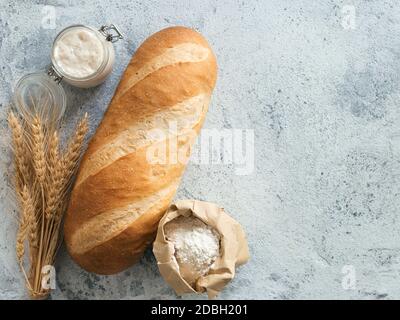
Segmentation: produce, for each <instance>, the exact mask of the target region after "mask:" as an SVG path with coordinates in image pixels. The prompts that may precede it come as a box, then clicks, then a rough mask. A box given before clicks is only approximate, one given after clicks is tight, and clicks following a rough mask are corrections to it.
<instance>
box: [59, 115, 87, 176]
mask: <svg viewBox="0 0 400 320" xmlns="http://www.w3.org/2000/svg"><path fill="white" fill-rule="evenodd" d="M87 131H88V114H87V113H85V115H84V117H83V118H82V119H81V121H79V123H78V125H77V126H76V129H75V135H74V137H73V139H72V140H71V141H70V142H69V144H68V147H67V151H66V153H65V155H64V157H63V166H64V182H67V183H68V182H69V180H70V179H71V177H72V176H73V174H74V172H75V169H76V167H77V165H78V161H79V157H80V155H81V151H82V147H83V143H84V140H85V135H86V133H87Z"/></svg>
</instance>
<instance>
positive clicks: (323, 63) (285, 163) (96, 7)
mask: <svg viewBox="0 0 400 320" xmlns="http://www.w3.org/2000/svg"><path fill="white" fill-rule="evenodd" d="M45 4H47V5H51V6H53V7H54V8H55V10H56V14H57V15H56V25H55V29H44V28H43V26H42V23H41V21H42V19H43V17H44V16H45V14H46V11H43V10H46V9H43V7H44V5H45ZM344 5H354V8H355V13H356V20H355V23H356V25H355V28H354V29H348V28H344V27H343V25H342V20H343V12H342V8H343V6H344ZM107 22H114V23H117V24H118V25H119V26H120V28H121V29H122V30H123V32H124V33H125V36H126V39H125V40H124V41H123V42H119V43H117V44H116V52H117V62H116V66H115V70H114V73H113V75H112V76H111V77H110V78H109V79H108V80H107V81H106V83H105V84H103V85H102V86H100V87H98V88H95V89H91V90H79V89H72V88H68V87H67V92H68V95H69V98H70V101H69V107H68V111H67V115H66V122H67V124H66V127H67V129H68V128H70V127H71V124H72V123H73V122H74V121H75V120H76V119H77V117H78V116H79V115H80V114H81V113H82V111H87V112H89V113H90V115H91V118H92V119H93V121H92V132H93V130H94V128H95V127H96V125H97V124H98V123H99V121H100V119H101V117H102V114H103V112H104V110H105V109H106V107H107V105H108V102H109V100H110V99H111V97H112V94H113V90H114V89H115V87H116V85H117V83H118V79H119V77H120V75H121V74H122V72H123V70H124V68H125V66H126V65H127V63H128V61H129V58H130V57H131V55H132V54H133V52H134V51H135V49H136V48H137V47H138V46H139V45H140V43H141V42H142V41H143V40H144V39H145V38H146V37H147V36H149V35H150V34H151V33H153V32H155V31H157V30H159V29H162V28H164V27H167V26H171V25H185V26H191V27H194V28H196V29H197V30H199V31H200V32H202V33H203V34H204V35H205V36H206V37H207V38H208V40H209V42H210V43H211V45H212V47H213V48H214V50H215V52H216V55H217V57H218V63H219V77H218V84H217V87H216V90H215V94H214V95H213V100H212V105H211V107H210V111H209V114H208V118H207V122H206V125H205V127H206V128H217V129H223V128H225V129H253V130H254V134H255V146H254V154H255V162H254V164H255V168H254V172H253V173H252V174H250V175H245V176H239V175H236V174H235V170H234V166H232V165H204V164H196V163H191V164H190V165H189V166H188V168H187V171H186V173H185V176H184V179H183V183H182V185H181V186H180V189H179V192H178V194H177V198H196V199H201V200H208V201H213V202H217V203H219V204H221V205H222V206H224V207H225V208H226V209H227V211H228V212H230V213H231V215H232V216H234V217H235V218H236V219H237V220H238V221H240V222H241V223H242V225H243V227H244V228H245V230H246V232H247V235H248V240H249V245H250V251H251V261H250V262H249V263H248V264H247V265H245V266H243V267H241V268H240V269H239V270H238V273H237V277H236V278H235V279H234V281H233V282H232V283H230V284H229V286H228V287H227V288H226V289H225V290H224V291H223V293H222V294H221V295H220V298H233V299H236V298H266V299H276V298H280V299H290V298H333V299H339V298H342V299H343V298H345V299H346V298H361V299H382V298H385V299H393V298H397V299H398V298H400V285H399V284H400V235H399V232H400V221H399V208H400V126H399V121H400V108H399V104H400V89H399V88H400V76H399V75H400V37H399V36H398V35H399V33H400V7H399V6H398V3H397V1H395V0H393V1H381V0H370V1H355V0H354V1H353V0H350V1H345V2H343V1H336V0H335V1H327V0H326V1H308V0H303V1H301V0H290V1H289V0H272V1H261V0H260V1H238V0H234V1H232V0H230V1H211V0H210V1H194V0H193V1H136V0H111V1H109V0H108V1H101V0H95V1H88V0H86V1H75V0H71V1H57V0H49V1H19V0H10V1H6V0H0V148H1V153H0V172H1V175H0V176H1V181H0V216H1V218H0V298H3V299H4V298H23V297H25V290H24V286H23V281H22V277H21V275H20V273H19V271H18V269H17V265H16V262H15V254H14V244H15V233H16V221H15V218H14V215H13V210H14V208H15V204H14V201H13V196H12V190H11V188H10V173H11V154H10V149H9V136H8V130H7V128H6V120H5V118H6V110H7V109H6V107H7V104H8V102H9V100H10V97H11V92H12V87H13V85H14V84H15V82H16V81H17V80H18V79H19V77H21V76H22V75H24V74H26V73H28V72H30V71H35V70H38V69H41V68H44V67H45V66H46V65H47V64H48V62H49V51H50V47H51V43H52V40H53V39H54V37H55V35H56V34H57V32H58V31H60V30H61V29H62V28H64V27H66V26H68V25H70V24H73V23H85V24H88V25H93V26H98V25H99V24H102V23H107ZM349 270H350V271H349ZM57 271H58V272H57V289H56V290H55V291H54V292H53V293H52V295H51V297H52V298H53V299H92V298H95V299H105V298H113V299H143V298H148V299H157V298H161V299H174V298H176V296H175V294H174V293H173V291H172V290H171V289H170V288H169V287H168V286H167V284H166V283H165V282H164V281H163V280H162V278H161V277H160V275H159V273H158V270H157V266H156V264H155V260H154V258H153V256H152V254H151V252H150V251H148V252H147V253H146V255H145V256H144V258H143V259H142V260H141V261H140V263H138V264H137V265H135V266H133V267H132V268H130V269H129V270H127V271H126V272H123V273H121V274H119V275H116V276H109V277H105V276H97V275H94V274H89V273H86V272H85V271H83V270H82V269H80V268H79V267H78V266H76V265H75V264H74V263H73V262H72V260H71V259H70V258H69V256H68V254H67V253H66V252H65V250H64V249H63V250H62V251H61V252H60V254H59V256H58V260H57ZM353 271H354V273H353ZM348 272H350V273H351V274H350V273H348ZM349 276H352V278H351V279H355V281H356V282H355V286H353V287H351V288H350V289H349V288H348V286H346V283H347V282H346V279H348V277H349ZM343 283H344V284H345V286H343ZM350 283H351V281H350ZM346 289H348V290H346ZM200 298H204V296H200Z"/></svg>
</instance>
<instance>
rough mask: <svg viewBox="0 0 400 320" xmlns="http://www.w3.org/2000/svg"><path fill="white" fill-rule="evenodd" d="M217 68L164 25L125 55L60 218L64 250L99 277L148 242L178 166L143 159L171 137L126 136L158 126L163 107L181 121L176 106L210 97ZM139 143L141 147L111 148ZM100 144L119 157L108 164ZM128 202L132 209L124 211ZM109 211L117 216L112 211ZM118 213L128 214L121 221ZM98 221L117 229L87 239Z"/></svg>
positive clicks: (196, 38) (182, 136)
mask: <svg viewBox="0 0 400 320" xmlns="http://www.w3.org/2000/svg"><path fill="white" fill-rule="evenodd" d="M216 71H217V70H216V60H215V56H214V55H213V53H212V51H211V48H210V47H209V46H208V44H207V42H206V40H205V39H204V38H203V37H202V36H201V35H200V34H198V33H197V32H195V31H193V30H191V29H187V28H184V27H173V28H168V29H164V30H162V31H160V32H158V33H156V34H154V35H152V36H151V37H149V38H148V39H147V40H146V41H145V42H144V43H143V44H142V45H141V46H140V48H139V49H138V50H137V52H136V53H135V55H134V56H133V57H132V60H131V62H130V63H129V65H128V67H127V69H126V71H125V73H124V75H123V77H122V80H121V82H120V84H119V85H118V88H117V90H116V92H115V95H114V97H113V99H112V101H111V103H110V106H109V108H108V110H107V112H106V114H105V116H104V119H103V121H102V123H101V124H100V126H99V128H98V130H97V132H96V134H95V136H94V137H93V139H92V141H91V142H90V144H89V146H88V150H87V152H86V153H85V155H84V157H83V159H82V162H81V166H80V169H79V172H78V177H77V183H76V184H75V186H74V189H73V192H72V195H71V201H70V205H69V208H68V212H67V214H66V219H65V226H64V234H65V241H66V244H67V248H68V251H69V252H70V254H71V256H72V257H73V258H74V260H75V261H76V262H77V263H78V264H79V265H81V266H82V267H83V268H84V269H86V270H88V271H92V272H96V273H100V274H112V273H117V272H119V271H122V270H123V269H125V268H127V267H129V266H130V265H132V264H133V263H135V262H136V261H137V260H138V259H139V258H140V257H141V255H142V253H143V251H144V250H145V248H146V246H147V245H148V244H149V243H151V241H152V239H153V238H154V233H155V231H156V229H157V225H158V222H159V220H160V218H161V217H162V215H163V213H164V211H165V210H166V208H167V207H168V205H169V204H170V202H171V200H172V198H173V196H174V194H175V191H176V188H177V185H178V182H179V180H180V178H181V176H182V174H183V171H184V168H185V165H184V164H182V163H171V164H154V163H150V162H148V161H147V158H146V154H147V149H148V148H149V147H150V146H154V145H156V144H157V143H165V142H166V141H173V139H176V137H174V136H173V137H168V136H167V137H166V139H164V140H160V141H152V140H151V139H148V138H143V139H142V140H140V135H139V137H137V136H136V135H135V137H132V139H130V140H129V139H128V138H129V135H132V134H136V133H132V130H135V128H137V127H138V124H139V127H143V126H140V124H143V123H152V125H153V123H157V121H156V120H154V119H153V120H154V121H153V122H151V120H152V117H153V118H154V117H155V116H157V115H160V114H161V115H163V113H162V112H165V110H172V111H173V112H171V113H169V115H170V114H172V115H175V114H176V115H177V117H179V116H180V115H181V117H184V116H183V114H184V110H183V109H182V111H180V109H179V108H185V107H186V108H187V105H185V102H186V101H189V100H190V99H191V98H193V97H196V96H199V97H201V96H202V95H204V96H206V97H209V96H210V95H211V92H212V90H213V88H214V86H215V81H216ZM196 101H197V100H196ZM207 104H208V98H207V99H206V100H204V106H202V105H199V108H198V110H200V111H201V113H200V114H199V118H198V120H196V121H194V122H193V123H192V125H191V127H190V128H189V129H192V131H194V132H195V133H198V132H199V130H200V128H201V126H202V124H203V122H204V118H205V114H206V111H207ZM187 110H191V109H186V111H187ZM196 110H197V109H196ZM185 116H187V115H185ZM152 125H150V127H148V128H146V129H147V131H150V130H152V129H157V128H154V127H151V126H152ZM129 128H130V129H131V131H129ZM178 129H179V128H178ZM185 130H187V129H185V128H182V129H181V130H180V131H178V133H177V134H178V136H179V144H180V146H185V147H187V148H190V146H191V145H192V144H193V141H194V140H193V138H194V137H193V134H189V133H187V131H185ZM127 132H128V133H127ZM144 135H146V133H144ZM121 137H122V138H121ZM127 137H128V138H127ZM138 141H140V142H141V143H142V144H141V145H137V146H136V145H135V146H131V145H121V146H120V145H118V144H122V143H127V144H129V143H135V142H138ZM167 145H169V144H167ZM105 147H108V149H107V150H111V151H113V150H114V149H115V150H118V152H119V153H118V155H119V154H121V156H119V157H118V158H117V159H111V157H109V154H107V153H104V152H105V151H104V148H105ZM167 150H168V148H167ZM102 152H103V153H102ZM104 154H105V155H106V156H105V155H104ZM99 157H102V158H101V159H100V158H99ZM100 164H101V165H100ZM161 191H162V192H161ZM154 195H159V198H157V197H156V196H154ZM136 203H138V204H142V203H145V204H146V205H145V206H141V208H143V209H142V211H143V212H142V211H141V209H140V208H136V207H135V204H136ZM132 205H133V207H135V210H136V211H135V212H132V213H130V211H129V210H131V209H129V208H132ZM127 208H128V209H127ZM115 210H119V211H118V212H117V213H114V211H115ZM124 210H127V212H126V215H127V216H126V217H125V216H124V214H125V211H124ZM132 210H133V209H132ZM121 212H122V213H121ZM121 215H122V218H121ZM129 215H131V216H129ZM103 216H104V217H114V216H118V217H119V218H120V221H117V222H111V223H114V224H119V225H112V226H110V228H105V227H104V228H105V229H104V230H103V229H102V230H101V231H102V232H100V233H101V236H99V232H98V231H99V230H96V232H97V234H91V233H90V226H99V227H97V228H94V229H99V228H103V226H102V225H94V224H93V223H98V220H99V219H102V217H103ZM125 218H127V219H125ZM131 220H132V221H133V222H131ZM105 221H107V220H105ZM127 223H128V224H127ZM126 224H127V225H126ZM93 232H94V230H93ZM113 232H116V233H115V234H114V233H113ZM82 239H86V240H87V241H86V243H85V244H83V243H80V241H84V240H82ZM88 240H91V241H88Z"/></svg>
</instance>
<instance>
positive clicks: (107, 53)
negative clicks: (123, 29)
mask: <svg viewBox="0 0 400 320" xmlns="http://www.w3.org/2000/svg"><path fill="white" fill-rule="evenodd" d="M114 56H115V54H114V48H113V45H112V44H111V42H110V41H107V39H106V38H105V37H104V36H103V35H102V34H101V33H100V32H99V31H98V30H96V29H94V28H91V27H87V26H83V25H76V26H71V27H68V28H66V29H64V30H63V31H61V32H60V34H59V35H58V36H57V38H56V39H55V41H54V44H53V50H52V57H51V59H52V63H53V67H54V69H55V71H56V72H57V73H58V74H59V75H60V76H62V77H63V80H65V81H66V82H68V83H70V84H72V85H74V86H77V87H83V88H88V87H94V86H96V85H98V84H100V83H101V82H103V81H104V80H105V78H106V77H107V76H108V75H109V74H110V73H111V70H112V66H113V64H114Z"/></svg>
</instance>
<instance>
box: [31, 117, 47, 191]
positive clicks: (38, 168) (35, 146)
mask: <svg viewBox="0 0 400 320" xmlns="http://www.w3.org/2000/svg"><path fill="white" fill-rule="evenodd" d="M32 158H33V167H34V168H35V173H36V178H37V180H38V182H39V183H40V184H41V185H42V186H43V184H44V180H45V174H46V159H45V137H44V131H43V126H42V123H41V121H40V119H39V117H35V118H34V120H33V122H32Z"/></svg>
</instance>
